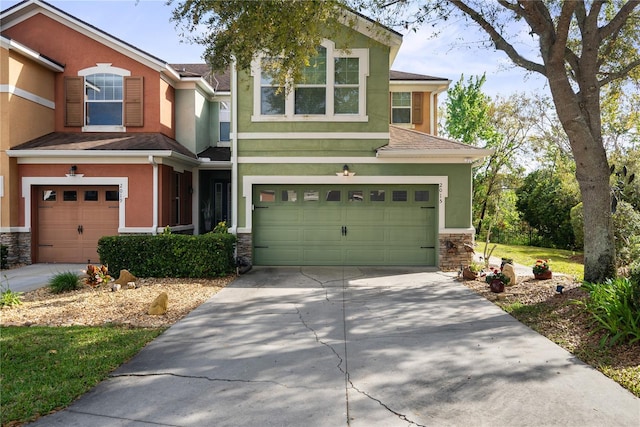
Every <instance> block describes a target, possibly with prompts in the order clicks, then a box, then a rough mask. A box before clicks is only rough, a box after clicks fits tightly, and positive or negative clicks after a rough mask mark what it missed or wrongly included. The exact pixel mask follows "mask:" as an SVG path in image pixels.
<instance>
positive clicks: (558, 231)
mask: <svg viewBox="0 0 640 427" xmlns="http://www.w3.org/2000/svg"><path fill="white" fill-rule="evenodd" d="M564 178H565V179H563V176H562V175H561V174H559V173H557V171H555V172H554V171H553V170H550V169H538V170H535V171H534V172H532V173H530V174H529V175H527V177H526V178H525V180H524V184H523V185H522V186H521V187H520V188H519V189H518V190H517V191H516V194H517V196H518V201H517V202H516V207H517V208H518V210H519V211H520V213H521V214H522V218H523V219H524V220H526V221H527V222H528V223H529V224H530V225H531V226H532V227H534V228H535V229H536V230H537V236H538V239H539V240H538V241H534V242H533V243H534V245H540V246H547V247H557V248H562V249H573V248H574V247H575V236H574V233H573V227H572V224H571V215H570V212H571V208H573V207H574V206H575V205H576V204H578V202H579V195H578V192H577V189H576V188H575V187H574V188H572V185H571V180H567V179H566V176H565V177H564Z"/></svg>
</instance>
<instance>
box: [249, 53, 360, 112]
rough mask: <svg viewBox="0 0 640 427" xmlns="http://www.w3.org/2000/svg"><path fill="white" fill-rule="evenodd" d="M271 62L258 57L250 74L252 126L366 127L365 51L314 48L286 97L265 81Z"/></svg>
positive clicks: (273, 61) (274, 64)
mask: <svg viewBox="0 0 640 427" xmlns="http://www.w3.org/2000/svg"><path fill="white" fill-rule="evenodd" d="M277 64H278V60H277V58H270V57H265V56H261V57H258V58H257V59H256V60H254V62H253V65H252V68H251V72H252V76H253V84H254V91H253V94H254V108H253V116H252V121H255V122H259V121H343V122H348V121H354V122H364V121H367V120H368V118H367V111H366V99H367V98H366V93H367V86H366V84H367V76H368V75H369V50H368V49H366V48H361V49H350V50H348V51H346V50H339V49H335V44H334V43H333V42H332V41H330V40H325V41H324V42H323V43H322V45H321V46H319V47H318V55H316V56H315V57H314V58H312V59H311V61H310V63H309V65H308V66H307V67H305V69H304V70H303V73H302V80H301V81H300V82H294V83H293V85H292V89H291V90H290V91H288V92H287V91H286V90H285V88H283V87H281V86H280V85H279V84H278V83H277V82H276V81H274V79H273V78H272V77H271V73H270V70H273V68H274V67H277Z"/></svg>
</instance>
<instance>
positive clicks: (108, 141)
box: [7, 132, 196, 159]
mask: <svg viewBox="0 0 640 427" xmlns="http://www.w3.org/2000/svg"><path fill="white" fill-rule="evenodd" d="M18 151H19V152H20V153H17V152H18ZM43 151H46V152H47V153H46V154H47V155H48V156H55V155H56V152H60V153H59V154H61V155H62V154H64V155H67V156H68V155H70V154H71V153H72V152H73V153H74V154H75V155H78V156H86V155H93V156H96V155H100V156H104V155H105V154H104V153H102V152H104V151H121V152H124V153H123V154H133V152H147V151H148V152H150V153H149V154H153V153H151V152H161V151H162V152H166V151H171V152H174V153H178V154H179V155H181V156H184V157H188V158H190V159H196V155H195V154H193V153H192V152H191V151H189V150H188V149H187V148H185V147H184V146H183V145H182V144H180V143H179V142H178V141H176V140H174V139H171V138H169V137H168V136H166V135H163V134H161V133H142V132H140V133H138V132H130V133H88V132H85V133H80V132H52V133H50V134H47V135H44V136H41V137H39V138H36V139H33V140H31V141H27V142H25V143H22V144H20V145H18V146H16V147H13V148H12V149H11V150H8V152H7V154H9V156H11V157H13V156H18V155H19V156H20V157H29V156H30V155H31V156H34V155H36V156H37V155H43V154H44V153H43ZM29 152H31V153H30V154H29ZM110 155H111V153H110Z"/></svg>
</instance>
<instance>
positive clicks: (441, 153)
mask: <svg viewBox="0 0 640 427" xmlns="http://www.w3.org/2000/svg"><path fill="white" fill-rule="evenodd" d="M492 152H493V151H492V150H486V149H482V148H478V147H473V146H471V145H467V144H463V143H461V142H458V141H454V140H451V139H447V138H441V137H439V136H434V135H429V134H427V133H423V132H418V131H415V130H412V129H405V128H402V127H399V126H393V125H390V126H389V144H387V145H384V146H382V147H380V148H378V149H377V150H376V153H377V154H376V155H377V157H458V158H464V159H465V160H466V159H469V162H471V161H473V160H476V159H481V158H483V157H486V156H489V155H491V153H492Z"/></svg>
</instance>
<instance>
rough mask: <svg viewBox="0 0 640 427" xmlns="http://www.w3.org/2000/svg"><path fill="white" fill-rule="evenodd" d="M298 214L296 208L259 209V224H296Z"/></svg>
mask: <svg viewBox="0 0 640 427" xmlns="http://www.w3.org/2000/svg"><path fill="white" fill-rule="evenodd" d="M299 216H300V212H299V211H298V210H296V209H286V208H277V207H273V208H267V209H260V224H262V225H269V224H296V223H298V219H299Z"/></svg>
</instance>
